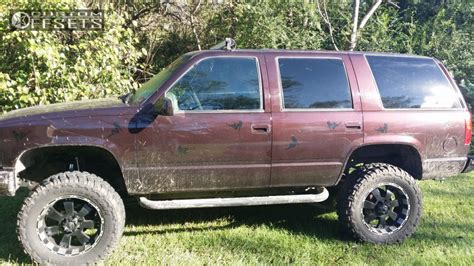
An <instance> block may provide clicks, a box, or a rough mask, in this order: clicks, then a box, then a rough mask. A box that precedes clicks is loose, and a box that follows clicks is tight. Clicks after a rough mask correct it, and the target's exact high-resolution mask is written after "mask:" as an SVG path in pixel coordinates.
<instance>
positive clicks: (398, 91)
mask: <svg viewBox="0 0 474 266" xmlns="http://www.w3.org/2000/svg"><path fill="white" fill-rule="evenodd" d="M367 60H368V62H369V65H370V68H371V69H372V72H373V74H374V78H375V81H376V83H377V86H378V88H379V92H380V96H381V97H382V102H383V105H384V107H385V108H459V107H460V102H459V100H458V98H457V97H456V94H455V92H454V89H453V88H452V87H451V84H450V83H449V81H448V80H447V79H446V76H445V75H444V73H443V72H442V71H441V69H440V68H439V66H438V65H437V63H436V62H435V61H434V60H433V59H430V58H413V57H394V56H367Z"/></svg>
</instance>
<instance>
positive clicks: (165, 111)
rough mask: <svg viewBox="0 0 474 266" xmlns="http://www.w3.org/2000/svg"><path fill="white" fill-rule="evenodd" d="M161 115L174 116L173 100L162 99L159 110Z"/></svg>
mask: <svg viewBox="0 0 474 266" xmlns="http://www.w3.org/2000/svg"><path fill="white" fill-rule="evenodd" d="M161 114H162V115H167V116H173V115H174V108H173V100H171V99H170V98H168V97H164V98H163V106H162V108H161Z"/></svg>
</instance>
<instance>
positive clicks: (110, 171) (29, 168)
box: [15, 146, 127, 194]
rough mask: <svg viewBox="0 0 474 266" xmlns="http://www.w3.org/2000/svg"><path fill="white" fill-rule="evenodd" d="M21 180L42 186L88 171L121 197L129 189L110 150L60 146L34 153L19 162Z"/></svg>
mask: <svg viewBox="0 0 474 266" xmlns="http://www.w3.org/2000/svg"><path fill="white" fill-rule="evenodd" d="M15 168H16V169H15V171H16V172H17V173H18V175H19V177H20V178H22V179H24V180H27V181H32V182H36V183H39V182H41V181H42V180H44V179H46V178H48V177H49V176H51V175H54V174H57V173H61V172H66V171H71V170H74V171H78V170H79V171H85V172H89V173H93V174H96V175H97V176H100V177H101V178H103V179H104V180H105V181H107V182H108V183H109V184H110V185H112V187H113V188H114V189H115V190H116V191H117V192H118V193H120V194H126V192H127V189H126V186H125V181H124V178H123V174H122V170H121V168H120V166H119V164H118V162H117V160H116V159H115V157H114V156H113V155H112V154H111V153H110V152H109V151H107V150H105V149H103V148H99V147H93V146H57V147H44V148H37V149H32V150H28V151H26V152H24V153H23V154H22V155H21V156H20V158H19V159H18V160H17V163H16V166H15Z"/></svg>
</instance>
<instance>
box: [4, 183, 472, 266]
mask: <svg viewBox="0 0 474 266" xmlns="http://www.w3.org/2000/svg"><path fill="white" fill-rule="evenodd" d="M421 186H422V190H423V192H424V213H423V216H422V221H421V225H420V227H419V228H418V231H417V232H416V233H415V235H413V236H412V237H411V238H410V239H408V240H407V241H406V242H405V243H403V244H401V245H390V246H377V245H372V244H362V243H358V242H355V241H354V240H352V239H351V238H348V237H347V236H345V235H344V233H343V232H342V231H341V226H340V225H339V224H338V222H337V217H336V214H335V212H329V211H324V208H321V207H315V206H310V205H285V206H271V207H245V208H219V209H201V210H180V211H156V212H154V211H148V210H144V209H140V208H139V207H136V206H133V205H132V206H128V207H127V216H128V217H127V227H126V229H125V233H124V237H123V238H122V242H121V245H120V247H119V248H118V249H117V250H116V252H115V253H114V254H113V256H112V257H111V258H110V259H109V260H108V261H106V263H107V264H119V263H120V264H137V263H138V264H162V263H166V264H173V265H175V264H186V265H195V264H377V265H379V264H436V265H438V264H459V265H473V264H474V196H473V194H472V193H473V192H474V174H470V175H461V176H459V177H456V178H451V179H448V180H447V181H444V182H439V181H424V182H421ZM20 194H21V195H19V196H17V197H15V198H1V199H0V202H1V203H0V213H1V215H0V224H1V225H2V228H3V230H2V234H0V263H2V264H3V263H30V260H29V259H28V258H27V257H26V255H24V254H23V252H22V249H21V247H20V245H19V243H18V241H17V235H16V232H15V230H16V225H15V224H16V214H17V212H18V209H19V208H20V204H21V201H22V197H24V195H25V193H20Z"/></svg>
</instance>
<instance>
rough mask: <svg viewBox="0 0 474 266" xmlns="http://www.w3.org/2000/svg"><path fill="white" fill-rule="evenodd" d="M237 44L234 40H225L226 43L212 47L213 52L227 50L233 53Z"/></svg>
mask: <svg viewBox="0 0 474 266" xmlns="http://www.w3.org/2000/svg"><path fill="white" fill-rule="evenodd" d="M236 46H237V44H236V42H235V40H234V39H232V38H225V41H223V42H220V43H218V44H216V45H214V46H212V47H211V50H226V51H232V50H234V49H235V48H236Z"/></svg>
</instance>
